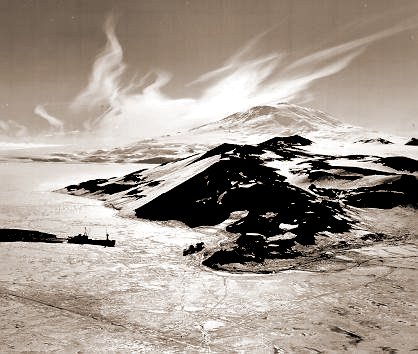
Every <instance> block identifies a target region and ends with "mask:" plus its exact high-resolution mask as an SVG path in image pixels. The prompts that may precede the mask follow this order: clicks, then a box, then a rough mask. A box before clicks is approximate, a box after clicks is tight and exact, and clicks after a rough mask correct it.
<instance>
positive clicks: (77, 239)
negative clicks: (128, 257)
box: [67, 228, 116, 247]
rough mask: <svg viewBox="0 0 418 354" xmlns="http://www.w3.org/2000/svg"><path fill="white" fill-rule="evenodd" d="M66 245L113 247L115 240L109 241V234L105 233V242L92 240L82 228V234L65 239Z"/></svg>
mask: <svg viewBox="0 0 418 354" xmlns="http://www.w3.org/2000/svg"><path fill="white" fill-rule="evenodd" d="M67 243H76V244H79V245H84V244H87V245H97V246H104V247H114V246H115V244H116V241H115V240H110V239H109V234H108V233H107V232H106V239H105V240H94V239H91V238H89V236H88V234H87V230H86V228H84V234H78V235H76V236H70V237H68V238H67Z"/></svg>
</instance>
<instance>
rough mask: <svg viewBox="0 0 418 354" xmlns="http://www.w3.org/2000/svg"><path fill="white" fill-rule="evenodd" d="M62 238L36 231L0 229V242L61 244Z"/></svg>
mask: <svg viewBox="0 0 418 354" xmlns="http://www.w3.org/2000/svg"><path fill="white" fill-rule="evenodd" d="M64 241H66V239H64V238H59V237H57V236H56V235H54V234H49V233H46V232H41V231H36V230H24V229H3V228H0V242H46V243H63V242H64Z"/></svg>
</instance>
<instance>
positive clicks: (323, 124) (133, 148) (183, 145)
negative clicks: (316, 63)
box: [16, 103, 415, 163]
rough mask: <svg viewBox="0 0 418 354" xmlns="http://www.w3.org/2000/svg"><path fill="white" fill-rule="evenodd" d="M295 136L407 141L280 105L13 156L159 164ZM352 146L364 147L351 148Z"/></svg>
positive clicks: (318, 142) (333, 142)
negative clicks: (140, 136) (129, 137)
mask: <svg viewBox="0 0 418 354" xmlns="http://www.w3.org/2000/svg"><path fill="white" fill-rule="evenodd" d="M295 134H299V135H303V136H304V137H307V138H310V139H313V140H314V142H315V146H317V148H318V149H319V148H321V149H324V148H329V147H332V149H336V148H337V149H340V150H341V151H343V150H350V149H351V150H352V149H354V150H359V151H361V150H362V149H363V148H362V147H361V146H363V145H364V144H366V143H367V144H368V149H371V148H372V147H373V145H376V146H378V149H377V150H378V151H382V149H381V148H382V146H381V144H380V141H390V142H394V143H395V144H396V145H395V146H392V147H391V148H390V149H389V153H390V154H391V153H392V151H393V150H394V149H396V148H399V147H400V146H402V147H401V148H400V151H403V150H405V149H404V148H403V145H404V144H405V143H406V142H407V141H408V138H403V137H396V136H390V135H389V134H383V133H381V132H373V131H368V130H365V129H363V128H360V127H355V126H351V125H348V124H344V123H342V122H340V121H338V120H336V119H335V118H333V117H331V116H330V115H328V114H326V113H323V112H321V111H318V110H314V109H310V108H304V107H300V106H297V105H294V104H287V103H282V104H277V105H275V106H258V107H253V108H251V109H249V110H248V111H245V112H238V113H235V114H232V115H230V116H228V117H225V118H223V119H221V120H218V121H215V122H211V123H208V124H205V125H202V126H199V127H196V128H193V129H190V130H187V131H182V132H178V133H175V134H171V135H165V136H162V137H158V138H155V139H147V140H141V141H138V142H136V143H134V144H129V145H127V146H121V147H117V148H112V149H100V150H95V151H81V152H71V153H54V154H48V155H40V156H33V155H32V154H31V155H25V156H23V155H20V156H16V158H18V159H23V160H32V161H53V162H59V161H62V162H70V161H81V162H133V163H140V162H142V163H163V162H167V161H173V160H175V159H179V158H185V157H187V156H190V155H191V154H193V153H202V152H204V151H206V150H207V149H209V148H211V147H214V146H217V145H219V144H221V143H225V142H228V143H236V144H257V143H260V142H262V141H264V140H267V139H269V138H273V137H276V136H291V135H295ZM355 142H360V143H362V142H363V143H364V144H357V146H352V144H353V143H355ZM347 144H348V145H347ZM318 151H319V150H318ZM405 151H406V153H407V154H409V153H410V152H412V153H414V151H415V150H414V149H409V150H408V149H407V150H405ZM408 156H409V155H408Z"/></svg>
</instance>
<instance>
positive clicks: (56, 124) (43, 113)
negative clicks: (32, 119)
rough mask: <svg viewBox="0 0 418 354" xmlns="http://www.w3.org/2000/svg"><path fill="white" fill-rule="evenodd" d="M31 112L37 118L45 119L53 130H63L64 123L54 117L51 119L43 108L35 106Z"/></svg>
mask: <svg viewBox="0 0 418 354" xmlns="http://www.w3.org/2000/svg"><path fill="white" fill-rule="evenodd" d="M33 112H34V113H35V114H36V115H37V116H39V117H41V118H42V119H45V120H46V121H47V122H48V123H49V124H50V125H51V126H52V127H54V128H55V129H58V130H60V131H62V130H63V128H64V123H63V122H62V121H61V120H60V119H58V118H55V117H53V116H51V115H50V114H49V113H48V112H47V111H46V109H45V107H44V106H42V105H37V106H36V107H35V109H34V110H33Z"/></svg>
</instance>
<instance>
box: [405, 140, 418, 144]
mask: <svg viewBox="0 0 418 354" xmlns="http://www.w3.org/2000/svg"><path fill="white" fill-rule="evenodd" d="M405 145H411V146H418V139H417V138H411V140H409V141H408V142H407V143H406V144H405Z"/></svg>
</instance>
